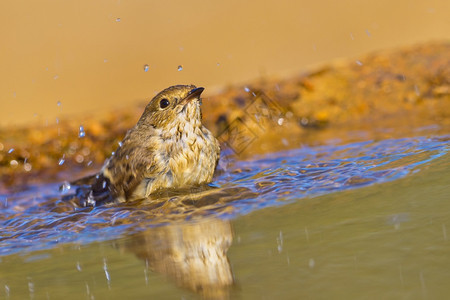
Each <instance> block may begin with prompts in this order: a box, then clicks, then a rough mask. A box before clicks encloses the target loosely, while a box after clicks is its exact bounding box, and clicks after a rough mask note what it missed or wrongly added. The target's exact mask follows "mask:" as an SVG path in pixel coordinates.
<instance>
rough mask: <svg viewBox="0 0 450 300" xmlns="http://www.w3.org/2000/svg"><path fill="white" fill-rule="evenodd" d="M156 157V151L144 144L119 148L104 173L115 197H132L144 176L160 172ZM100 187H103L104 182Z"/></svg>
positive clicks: (109, 188) (129, 144) (110, 190)
mask: <svg viewBox="0 0 450 300" xmlns="http://www.w3.org/2000/svg"><path fill="white" fill-rule="evenodd" d="M154 157H155V155H154V151H153V150H152V149H151V148H146V147H144V146H142V145H138V144H134V145H133V144H131V143H128V144H126V146H123V147H121V148H119V149H118V150H117V151H116V153H115V154H114V156H112V157H111V158H110V160H109V161H108V162H107V164H106V165H105V167H104V168H103V173H102V176H103V177H104V178H106V179H107V186H108V190H109V192H110V194H111V195H112V196H113V197H115V198H124V199H125V200H126V199H128V198H130V197H131V196H132V194H133V192H134V190H135V189H136V187H137V186H138V185H139V184H140V183H141V182H142V180H143V179H144V177H152V176H153V174H155V175H156V173H157V172H158V170H156V164H155V161H154ZM99 188H103V183H102V186H101V187H100V186H99Z"/></svg>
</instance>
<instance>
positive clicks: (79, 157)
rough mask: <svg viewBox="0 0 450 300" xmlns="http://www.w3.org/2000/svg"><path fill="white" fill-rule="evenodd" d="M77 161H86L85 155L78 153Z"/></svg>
mask: <svg viewBox="0 0 450 300" xmlns="http://www.w3.org/2000/svg"><path fill="white" fill-rule="evenodd" d="M75 161H76V162H77V163H79V164H81V163H82V162H83V161H84V156H83V155H81V154H77V155H76V156H75Z"/></svg>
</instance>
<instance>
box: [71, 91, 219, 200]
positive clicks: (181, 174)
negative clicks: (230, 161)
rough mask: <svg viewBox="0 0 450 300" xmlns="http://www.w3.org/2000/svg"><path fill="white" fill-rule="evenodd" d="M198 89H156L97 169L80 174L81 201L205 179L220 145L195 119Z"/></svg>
mask: <svg viewBox="0 0 450 300" xmlns="http://www.w3.org/2000/svg"><path fill="white" fill-rule="evenodd" d="M202 91H203V88H196V87H195V86H194V85H176V86H172V87H169V88H167V89H165V90H163V91H162V92H160V93H159V94H158V95H156V96H155V97H154V98H153V99H152V100H151V101H150V103H149V104H148V105H147V107H146V108H145V111H144V113H143V114H142V116H141V118H140V119H139V121H138V122H137V124H136V125H135V126H134V127H133V128H132V129H130V130H129V131H128V133H127V134H126V136H125V138H124V139H123V141H122V142H121V146H120V147H118V148H117V150H116V151H115V153H114V155H113V156H111V157H110V158H109V159H107V160H106V161H105V164H104V166H103V168H102V169H101V171H100V172H99V173H98V174H96V175H94V176H91V177H89V178H86V179H87V182H89V184H88V192H87V193H86V194H85V198H86V199H83V200H82V202H81V205H82V206H95V205H97V204H99V203H101V202H105V201H112V200H117V201H128V200H133V199H137V198H144V197H147V196H149V195H150V194H152V193H154V192H155V191H158V190H161V189H165V188H186V187H189V186H195V185H200V184H203V183H208V182H211V180H212V177H213V174H214V170H215V168H216V166H217V163H218V161H219V156H220V147H219V142H218V141H217V139H216V138H215V137H214V136H213V135H212V133H211V132H210V131H209V130H208V129H207V128H205V127H204V126H203V125H202V122H201V118H202V116H201V110H200V105H201V99H200V94H201V93H202ZM166 105H167V107H165V106H166ZM75 184H76V183H75Z"/></svg>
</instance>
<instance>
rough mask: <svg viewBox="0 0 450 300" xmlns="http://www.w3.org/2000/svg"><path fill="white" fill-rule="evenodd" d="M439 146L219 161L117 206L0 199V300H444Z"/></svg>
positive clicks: (49, 191) (332, 148)
mask: <svg viewBox="0 0 450 300" xmlns="http://www.w3.org/2000/svg"><path fill="white" fill-rule="evenodd" d="M449 141H450V136H435V137H414V138H403V139H386V140H378V141H366V142H357V143H351V144H345V145H333V144H329V145H325V146H318V147H302V148H298V149H293V150H289V151H284V152H277V153H271V154H267V155H264V156H258V157H253V158H252V159H249V160H244V161H241V160H237V159H233V157H231V156H230V157H226V156H225V157H224V158H223V159H222V162H221V166H220V169H219V171H218V172H217V176H216V178H215V180H214V182H213V184H211V188H209V189H202V190H197V191H191V193H189V194H185V193H175V192H173V193H170V194H169V193H165V194H161V195H159V197H158V200H156V201H155V200H152V201H151V200H149V199H147V200H143V201H140V202H137V203H131V204H126V205H125V204H124V205H115V206H103V207H96V208H79V207H77V206H76V204H75V203H76V200H68V197H67V196H66V195H62V194H61V193H60V192H59V189H58V187H59V184H60V183H54V184H45V185H44V184H43V185H33V186H28V187H26V188H24V189H23V190H22V191H20V192H15V193H14V194H4V195H1V196H0V205H1V215H0V226H1V228H2V231H1V234H0V297H2V298H5V299H24V298H30V299H41V298H48V299H60V298H62V297H64V298H68V299H69V298H70V299H72V298H73V299H80V298H87V299H105V298H117V299H121V298H124V297H127V298H132V299H142V298H151V299H195V298H198V297H204V298H212V299H221V298H233V299H234V298H245V299H252V298H258V299H273V298H280V299H293V298H301V297H306V298H331V297H333V298H336V297H342V298H343V297H345V298H368V299H372V298H373V299H375V298H377V299H378V298H395V299H397V298H442V297H444V295H447V294H448V292H449V291H450V288H448V287H447V284H446V278H447V276H448V270H449V268H450V256H449V255H448V253H449V251H450V241H449V238H448V234H447V230H450V202H449V201H448V200H449V199H450V197H449V196H448V195H450V179H449V178H450V154H449V151H450V142H449ZM447 228H448V229H447ZM449 234H450V233H449Z"/></svg>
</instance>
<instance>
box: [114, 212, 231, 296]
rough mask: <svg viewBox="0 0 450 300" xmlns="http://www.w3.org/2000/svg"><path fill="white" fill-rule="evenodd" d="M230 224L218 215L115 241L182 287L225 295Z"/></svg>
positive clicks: (229, 281) (227, 275) (228, 275)
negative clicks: (215, 217)
mask: <svg viewBox="0 0 450 300" xmlns="http://www.w3.org/2000/svg"><path fill="white" fill-rule="evenodd" d="M232 240H233V235H232V229H231V224H230V222H228V221H224V220H220V219H210V220H204V221H200V222H199V223H189V224H186V223H185V224H177V225H169V226H163V227H155V228H150V229H147V230H146V231H144V232H141V233H138V234H135V235H132V236H130V237H129V238H127V239H124V242H122V241H121V240H119V241H118V247H119V249H122V250H125V251H129V252H132V253H134V254H135V255H136V256H137V257H139V258H140V259H142V260H144V261H146V262H147V263H148V265H149V267H150V268H151V269H152V270H153V271H155V272H158V273H160V274H163V275H165V276H167V277H168V278H169V279H171V280H173V281H175V283H176V284H177V285H178V286H180V287H183V288H187V289H189V290H191V291H194V292H196V293H199V294H201V295H202V296H203V297H205V298H209V299H223V298H227V297H228V293H229V289H230V286H231V285H232V284H233V274H232V271H231V266H230V263H229V261H228V257H227V256H226V253H227V251H228V248H229V247H230V245H231V243H232Z"/></svg>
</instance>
